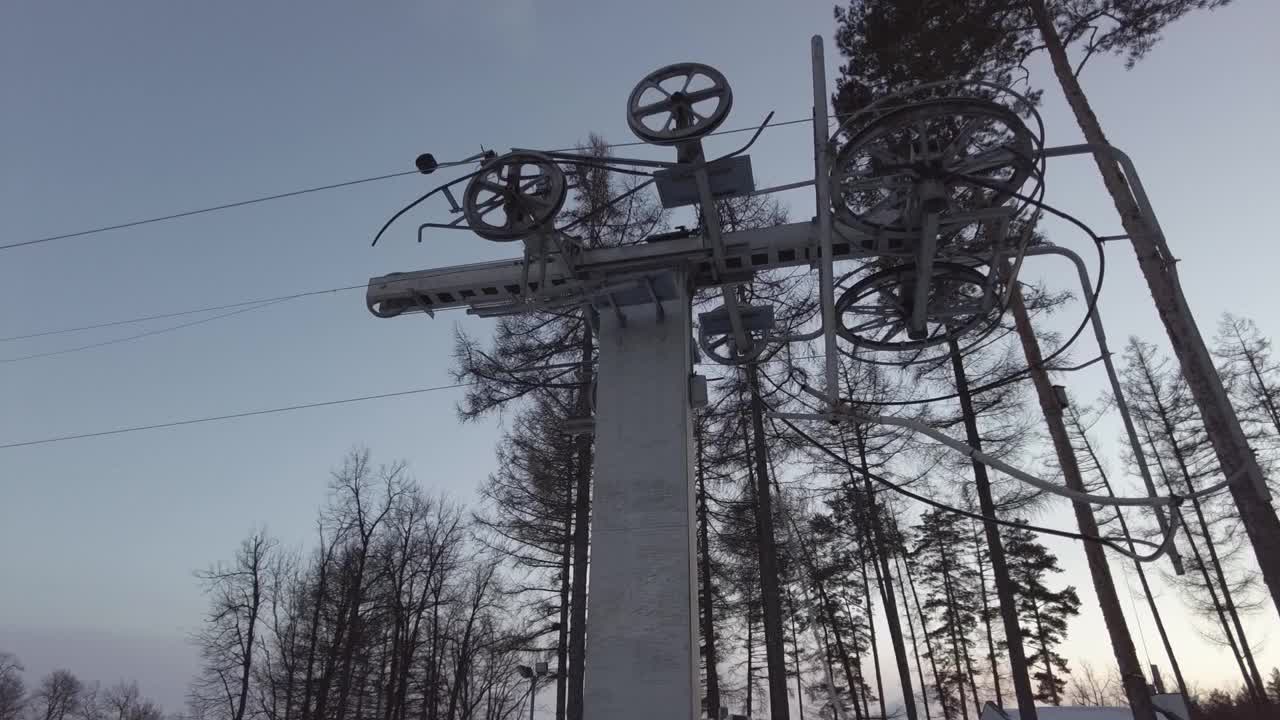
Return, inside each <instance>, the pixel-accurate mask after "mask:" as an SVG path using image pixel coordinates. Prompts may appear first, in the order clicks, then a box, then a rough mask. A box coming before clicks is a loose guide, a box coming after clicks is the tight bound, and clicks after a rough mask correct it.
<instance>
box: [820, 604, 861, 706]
mask: <svg viewBox="0 0 1280 720" xmlns="http://www.w3.org/2000/svg"><path fill="white" fill-rule="evenodd" d="M816 584H817V586H818V601H819V602H821V603H822V614H823V615H824V616H825V617H824V622H825V623H826V624H827V625H829V626H830V627H831V634H832V635H834V636H835V639H836V654H837V655H839V656H840V668H841V669H842V670H843V671H844V680H845V682H846V683H847V684H848V685H849V699H850V701H851V702H852V703H853V714H854V718H855V720H861V718H862V709H861V708H860V707H859V706H858V696H857V695H855V694H854V693H856V692H857V690H856V687H857V683H856V682H855V681H854V675H853V663H852V662H851V661H850V659H849V650H848V648H846V647H845V645H844V638H843V637H842V636H841V635H840V627H839V626H838V625H837V624H836V614H835V610H834V607H835V603H833V602H832V601H831V598H830V597H828V596H827V588H826V584H825V583H821V582H819V583H816Z"/></svg>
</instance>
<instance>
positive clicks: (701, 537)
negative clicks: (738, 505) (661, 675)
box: [694, 423, 720, 720]
mask: <svg viewBox="0 0 1280 720" xmlns="http://www.w3.org/2000/svg"><path fill="white" fill-rule="evenodd" d="M694 430H695V433H696V434H695V435H694V440H695V442H696V443H697V458H698V467H697V470H698V477H697V482H698V495H697V497H696V498H695V500H697V513H698V552H699V554H700V556H701V558H700V559H701V562H700V563H698V565H699V567H700V568H701V570H702V577H701V578H700V579H701V581H702V615H701V620H702V647H703V655H702V658H703V664H704V665H706V678H707V680H706V682H707V717H708V718H710V720H720V676H719V673H718V671H717V668H716V666H717V665H718V664H719V655H718V653H717V652H716V623H715V602H714V598H715V595H714V594H713V593H712V590H711V572H712V567H711V537H710V529H709V528H708V527H707V523H708V522H709V520H708V518H707V479H706V474H705V468H704V465H703V461H704V459H705V458H704V457H703V447H702V424H701V423H698V424H696V425H695V426H694Z"/></svg>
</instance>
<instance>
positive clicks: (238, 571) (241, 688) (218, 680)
mask: <svg viewBox="0 0 1280 720" xmlns="http://www.w3.org/2000/svg"><path fill="white" fill-rule="evenodd" d="M274 547H275V541H274V540H272V539H270V538H269V537H267V535H266V532H265V531H262V530H258V531H255V532H253V533H252V534H250V535H249V537H247V538H245V539H244V541H243V542H241V544H240V548H239V550H237V551H236V556H235V559H234V560H233V561H232V563H231V565H218V566H215V567H212V568H210V569H208V570H204V571H201V572H198V573H196V577H197V578H199V579H200V582H201V584H202V585H204V590H205V594H206V595H208V596H209V597H210V604H209V611H208V614H207V615H206V617H205V625H204V627H203V628H202V629H201V630H200V632H199V633H198V634H197V636H196V643H197V644H198V646H199V648H200V659H201V663H202V668H201V673H200V675H199V676H198V677H197V678H196V679H195V681H194V682H193V683H192V685H191V688H190V704H191V706H192V707H193V708H199V709H200V710H201V713H200V714H201V716H202V717H205V718H210V719H218V720H244V717H245V710H246V709H247V708H248V707H249V690H250V686H251V681H252V679H253V671H254V654H255V652H256V651H257V650H258V645H259V632H260V629H259V620H260V618H261V614H262V609H263V606H264V605H265V603H266V595H267V584H268V578H267V571H268V566H269V564H270V555H271V552H272V549H273V548H274Z"/></svg>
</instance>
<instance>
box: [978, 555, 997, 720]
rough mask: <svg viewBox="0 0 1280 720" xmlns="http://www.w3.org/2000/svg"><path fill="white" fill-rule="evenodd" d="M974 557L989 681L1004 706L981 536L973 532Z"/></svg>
mask: <svg viewBox="0 0 1280 720" xmlns="http://www.w3.org/2000/svg"><path fill="white" fill-rule="evenodd" d="M973 544H974V558H975V559H976V560H977V563H978V585H979V591H980V593H981V595H982V624H983V626H985V627H986V630H987V662H989V663H991V683H992V685H993V686H994V689H995V693H996V705H998V706H999V707H1001V708H1003V707H1004V694H1003V693H1002V692H1000V663H999V655H997V654H996V637H995V633H994V632H993V631H992V629H991V604H990V603H989V602H988V601H987V570H986V565H984V564H983V562H982V538H981V534H980V533H974V535H973Z"/></svg>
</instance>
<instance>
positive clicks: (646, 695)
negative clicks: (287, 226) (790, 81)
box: [366, 36, 1029, 720]
mask: <svg viewBox="0 0 1280 720" xmlns="http://www.w3.org/2000/svg"><path fill="white" fill-rule="evenodd" d="M811 60H812V68H813V74H812V81H813V99H814V103H813V145H812V147H813V153H814V177H813V179H810V180H806V181H801V182H798V183H792V184H789V185H784V186H778V187H774V188H764V189H756V188H755V184H754V180H753V177H752V172H751V163H750V158H749V157H748V156H747V155H746V154H745V151H746V150H747V149H748V148H750V147H751V145H752V144H753V143H754V142H755V139H756V137H758V136H759V133H760V130H763V129H764V127H765V126H767V124H768V119H766V120H765V123H764V125H762V126H761V128H760V130H757V132H756V136H755V137H753V138H752V139H751V140H750V141H749V142H748V143H747V144H746V146H745V147H743V148H741V149H739V150H737V151H735V152H732V153H729V154H727V155H724V156H721V157H718V158H715V159H711V160H708V159H707V158H706V156H705V154H704V152H703V146H702V138H704V137H705V136H707V135H708V134H710V133H711V132H713V131H714V130H715V129H716V128H717V127H718V126H720V124H721V123H723V122H724V120H725V118H726V117H727V116H728V114H729V110H730V108H731V106H732V103H733V95H732V92H731V90H730V88H729V84H728V82H727V81H726V79H725V77H724V76H723V75H722V74H721V73H720V72H719V71H717V70H715V69H714V68H711V67H709V66H706V65H701V64H697V63H680V64H676V65H670V66H667V67H664V68H662V69H659V70H657V71H655V72H653V73H651V74H650V75H648V76H647V77H645V78H644V79H643V80H641V81H640V83H639V84H638V85H636V86H635V89H634V90H633V91H632V92H631V94H630V96H629V98H628V102H627V122H628V125H629V127H630V128H631V129H632V131H633V132H634V133H635V134H636V135H637V136H639V137H640V138H641V139H642V140H644V141H646V142H648V143H651V144H654V145H661V146H669V147H673V148H674V149H675V151H676V153H675V154H676V160H675V161H674V162H657V161H653V160H640V159H628V158H619V157H607V158H598V157H591V156H584V155H579V154H574V153H562V152H538V151H534V150H524V149H514V150H512V151H511V152H509V153H507V154H505V155H501V156H497V157H486V158H485V162H484V164H483V165H482V166H481V168H480V169H479V170H478V171H476V172H474V173H471V174H470V175H467V176H464V177H463V178H459V179H457V180H455V181H452V182H450V183H448V184H446V185H444V186H441V187H440V188H437V191H442V192H443V194H444V196H445V197H446V198H448V200H449V202H450V206H451V208H452V210H453V211H454V212H455V214H457V215H459V218H458V219H457V220H455V221H453V222H450V223H447V224H433V223H426V224H424V225H423V226H422V227H440V228H454V229H469V230H471V231H473V232H475V233H476V234H478V235H480V236H481V237H483V238H485V239H488V240H493V241H500V242H508V241H510V242H513V243H515V242H519V243H521V244H522V245H523V248H524V253H523V256H522V257H520V258H513V259H511V260H504V261H496V262H486V263H477V264H471V265H461V266H454V267H445V268H437V269H432V270H424V271H419V272H409V273H393V274H390V275H385V276H382V277H377V278H373V279H372V280H370V282H369V287H368V292H367V296H366V302H367V306H368V308H369V310H370V312H372V313H373V314H374V315H376V316H378V317H394V316H398V315H401V314H405V313H413V312H426V313H429V314H430V313H434V311H435V310H440V309H445V308H456V307H464V308H467V310H468V312H469V313H472V314H475V315H479V316H482V317H495V316H501V315H506V314H513V313H530V312H539V311H547V310H557V311H580V312H583V313H584V314H585V315H586V316H587V318H588V319H589V321H590V322H591V326H592V328H593V330H594V332H595V333H596V334H597V336H598V337H597V344H598V348H599V354H598V370H597V378H598V380H597V397H596V401H595V403H594V406H595V417H594V421H593V423H592V425H593V430H594V433H595V468H594V471H595V472H594V492H593V495H592V507H593V513H592V536H591V583H590V585H591V593H590V597H591V607H590V612H589V615H588V620H587V623H588V627H587V648H586V687H585V697H584V701H583V702H584V707H583V712H584V716H585V717H588V718H609V719H610V720H649V719H650V718H673V719H674V718H688V719H690V720H694V719H696V718H697V717H698V714H699V709H698V708H699V702H698V699H699V698H698V694H699V681H698V671H699V659H698V658H699V649H698V629H697V606H698V601H697V590H696V586H697V583H696V578H697V568H696V550H695V548H696V543H695V536H694V523H695V521H694V484H693V482H692V475H693V472H692V465H693V449H692V443H691V439H692V412H693V411H694V409H695V408H696V407H697V406H698V405H699V404H700V402H705V392H706V391H705V384H704V383H703V382H701V378H699V377H698V376H696V375H695V374H694V372H693V363H694V358H695V353H696V349H695V340H694V338H695V327H694V323H693V318H692V316H691V299H692V297H693V295H694V293H696V292H698V291H699V290H703V291H711V292H719V294H720V296H721V298H722V304H721V305H720V307H718V308H717V309H715V310H712V311H710V312H707V313H703V314H702V315H701V316H700V317H699V323H698V327H697V328H696V338H697V340H696V343H697V347H700V348H701V349H702V351H703V352H704V353H705V354H706V356H707V357H708V358H709V359H710V360H712V361H715V362H718V363H721V364H727V365H742V364H747V363H751V362H755V361H757V360H758V359H760V358H761V357H762V356H763V354H764V352H765V349H766V348H768V347H771V346H772V347H777V346H779V345H781V344H785V343H788V342H793V341H797V340H813V339H817V338H819V337H821V338H822V341H823V345H824V347H825V357H826V367H825V373H824V375H825V382H824V383H822V384H821V390H820V391H819V390H815V389H812V388H811V389H810V392H813V393H815V394H818V395H819V396H820V397H821V398H822V400H821V402H822V403H823V404H824V405H825V406H826V410H827V411H829V412H833V413H834V412H835V411H836V410H837V409H838V408H839V404H838V403H837V401H836V399H835V395H836V389H837V385H836V380H835V371H836V362H837V348H836V343H837V337H840V338H843V339H845V340H848V341H851V342H853V343H855V344H858V345H864V346H869V347H872V348H875V349H886V348H888V349H892V348H896V347H898V346H899V345H901V346H902V347H904V348H908V349H909V348H915V347H919V346H923V345H929V344H937V343H942V342H945V341H946V340H947V339H949V338H950V337H952V336H953V335H954V334H957V333H961V332H968V331H970V330H973V329H975V328H979V327H982V326H985V325H986V324H989V323H990V320H991V318H992V317H993V316H995V315H998V314H999V310H1000V306H1001V303H1000V302H999V294H1000V287H1001V283H1002V282H1004V283H1007V282H1009V281H1011V278H1010V277H1008V276H1006V277H1004V278H1003V279H1002V280H997V273H995V270H994V268H996V267H1000V266H1003V264H1004V261H1005V260H1006V259H1009V258H1014V257H1016V258H1017V259H1020V257H1021V248H1020V247H1017V246H1015V245H1007V244H1004V242H1003V240H1004V229H1005V227H1006V225H1007V220H1008V216H1009V212H1010V211H1009V210H1008V208H1006V207H1004V206H1003V205H1002V204H1003V203H1004V200H1005V199H1006V198H1007V194H1005V195H1001V194H1000V193H998V192H990V193H984V192H982V191H981V190H980V189H979V191H975V190H974V189H973V188H972V187H970V188H968V189H963V190H960V191H957V189H956V187H955V183H951V182H949V180H948V178H949V177H950V175H948V173H951V174H954V173H957V172H967V171H966V170H965V168H969V169H970V170H971V171H973V172H981V173H983V175H984V177H986V178H987V181H985V182H997V183H1006V184H1010V185H1013V184H1020V183H1021V182H1022V180H1024V179H1025V172H1023V167H1022V166H1023V164H1024V161H1027V160H1026V158H1027V157H1028V156H1029V148H1026V147H1022V146H1023V145H1026V140H1025V138H1024V137H1023V136H1022V135H1021V132H1022V130H1020V129H1019V128H1020V127H1021V126H1020V124H1019V123H1018V122H1017V121H1016V118H1012V117H1011V116H1009V115H1008V114H1006V113H999V112H996V111H985V110H982V109H981V108H980V109H979V110H980V111H979V112H976V113H975V112H972V108H967V107H962V106H958V105H955V104H951V105H945V106H943V107H940V108H933V111H932V113H931V114H927V116H926V117H915V116H913V117H912V118H910V124H909V126H910V127H912V128H917V127H924V125H925V123H927V122H933V121H935V120H938V121H945V122H940V125H941V126H946V127H951V126H959V127H966V128H969V131H968V132H967V133H960V135H958V136H957V137H956V138H953V139H952V141H949V142H947V143H945V145H946V147H945V153H944V152H942V151H941V146H940V145H939V143H937V142H933V143H932V145H930V141H929V139H928V138H925V137H924V136H923V135H922V136H921V137H920V138H918V141H910V142H908V145H909V146H910V147H911V148H916V147H917V145H918V146H919V148H918V149H916V150H909V152H908V154H910V155H911V158H910V161H911V162H915V163H916V164H917V166H920V167H923V166H924V165H928V167H929V168H934V169H932V170H930V171H929V172H931V173H935V174H936V175H937V177H931V178H926V179H925V180H923V181H921V180H919V179H917V182H915V184H914V190H903V189H902V187H900V185H901V183H900V180H901V178H899V177H896V176H893V175H892V174H890V175H889V176H886V177H881V176H880V175H877V174H876V173H875V172H873V171H872V169H870V167H869V166H863V165H860V164H859V163H861V162H863V161H862V159H859V158H858V157H852V156H850V157H849V158H843V159H842V157H843V153H842V157H841V158H832V157H831V153H830V148H831V145H832V143H831V139H830V136H829V129H828V113H827V97H828V95H827V93H828V91H827V84H826V76H825V70H824V60H823V48H822V41H821V38H820V37H818V36H815V37H814V38H813V40H812V45H811ZM948 112H950V113H951V114H950V115H948ZM957 112H958V113H959V115H960V116H961V118H960V119H961V120H965V118H967V122H970V125H964V123H963V122H959V123H958V122H956V113H957ZM966 112H967V113H968V115H965V113H966ZM983 112H987V114H986V115H983ZM974 123H976V125H975V124H974ZM993 127H994V128H995V129H994V130H993V129H992V128H993ZM975 128H976V129H978V130H982V132H976V131H975ZM1000 131H1004V132H1005V134H1004V135H1000ZM1009 133H1012V134H1013V138H1012V140H1010V139H1009V138H1008V134H1009ZM996 135H999V137H997V138H996V140H994V141H993V140H991V138H992V137H993V136H996ZM961 136H963V137H962V139H963V142H961ZM977 138H985V139H986V142H987V146H986V147H981V148H976V149H972V151H970V150H967V149H966V148H968V144H969V143H972V142H975V139H977ZM864 140H865V141H866V142H863V143H862V144H860V145H859V144H855V146H856V147H860V148H868V147H870V148H871V149H870V150H869V151H868V153H867V157H870V158H871V160H870V162H872V163H873V164H875V163H880V165H877V167H878V168H879V169H880V170H883V167H882V165H883V161H884V158H885V157H886V153H888V152H890V151H891V150H892V149H893V147H894V143H895V142H897V140H896V139H895V138H893V137H888V136H879V135H877V136H875V137H870V138H864ZM876 143H880V144H881V145H882V146H883V147H872V146H874V145H875V144H876ZM935 145H936V146H938V147H937V148H935V150H936V152H933V153H932V155H931V156H930V158H931V159H929V158H926V159H925V160H922V157H923V156H924V155H929V154H930V153H929V152H928V150H929V147H933V146H935ZM886 148H887V149H886ZM1010 148H1012V149H1010ZM898 149H899V150H901V149H902V148H898ZM1024 151H1025V152H1024ZM1027 162H1029V161H1027ZM601 165H604V166H608V167H620V166H631V167H632V168H642V169H646V170H647V174H651V176H652V179H651V180H650V182H652V183H654V184H655V185H656V189H657V191H658V196H659V198H660V199H661V201H662V204H663V205H664V206H665V207H668V208H671V207H680V206H688V205H694V204H696V205H697V206H698V208H699V212H700V220H701V222H700V228H699V230H700V232H698V233H696V234H695V233H690V234H689V236H687V237H675V238H672V237H669V236H668V237H664V238H653V239H652V241H651V242H647V243H642V244H638V245H632V246H627V247H616V248H584V247H583V246H582V245H581V244H579V243H578V242H577V240H576V239H575V238H574V237H573V235H572V234H571V233H570V232H569V230H571V225H572V224H571V225H570V226H566V227H562V228H557V227H555V221H556V216H557V214H558V212H559V210H560V208H561V207H562V205H563V203H564V201H565V198H566V197H567V192H568V189H569V188H570V186H571V185H572V182H573V180H572V176H573V169H574V168H581V167H589V166H594V167H599V166H601ZM935 166H936V167H935ZM944 166H945V167H944ZM565 168H570V171H569V172H566V170H565ZM974 168H976V170H975V169H974ZM432 169H434V166H433V167H432ZM935 170H936V172H935ZM1005 171H1007V172H1005ZM633 172H634V171H633ZM993 178H994V179H993ZM464 180H465V181H467V186H466V190H465V192H464V193H463V197H462V201H461V202H460V203H459V202H458V201H456V200H455V197H454V195H453V194H452V193H451V192H450V190H449V188H450V187H451V186H453V185H456V184H458V183H461V182H462V181H464ZM895 183H896V184H895ZM809 185H812V186H813V187H814V195H815V199H816V210H815V215H814V217H813V219H812V220H810V221H805V222H797V223H790V224H785V225H780V226H776V227H769V228H761V229H754V230H741V231H735V232H725V231H724V230H723V228H722V222H721V218H720V216H719V211H718V208H717V202H716V201H717V200H718V199H722V198H728V197H740V196H745V195H760V194H766V193H770V192H775V191H779V190H784V189H791V188H795V187H804V186H809ZM433 192H436V191H433ZM630 192H634V190H633V191H630ZM833 193H835V194H838V195H839V197H838V202H837V203H835V204H834V206H835V207H836V208H837V209H836V210H834V211H833V202H832V199H831V198H832V194H833ZM867 193H880V195H879V196H878V199H873V200H868V199H867ZM430 194H431V193H428V195H430ZM424 197H426V196H424ZM920 198H923V199H924V201H923V202H921V201H920ZM864 201H865V203H866V207H862V206H860V205H859V204H858V203H859V202H864ZM849 208H853V211H850V210H849ZM393 219H394V218H393ZM907 220H911V222H910V223H907V222H906V221H907ZM975 222H980V223H984V224H985V225H984V226H985V227H988V228H996V230H989V231H988V234H987V237H986V239H985V241H984V242H985V245H984V246H983V247H984V248H985V250H984V251H983V252H987V253H988V255H989V256H987V257H984V258H981V259H978V260H974V258H975V257H977V255H976V254H975V253H976V251H975V250H974V247H976V246H977V245H982V243H981V242H978V241H977V240H974V239H973V238H970V239H968V240H965V241H964V242H959V241H955V240H953V238H954V237H955V232H954V231H953V230H952V229H953V228H959V227H968V226H971V225H972V224H973V223H975ZM384 229H385V228H384ZM420 232H421V228H420ZM997 235H998V236H999V242H997V241H993V240H991V237H994V236H997ZM833 236H838V240H836V241H833ZM948 243H950V245H949V244H948ZM953 246H954V247H961V246H962V247H963V248H964V250H965V252H964V253H962V254H961V255H962V256H961V255H955V254H954V253H952V254H948V253H949V252H950V251H948V250H947V248H948V247H953ZM873 258H881V259H884V258H888V260H886V261H885V262H884V263H882V266H883V267H885V268H886V269H885V270H884V271H883V272H877V273H873V274H872V275H870V276H869V277H868V278H866V279H864V280H863V281H859V282H858V283H855V284H854V286H853V287H851V288H848V290H847V291H846V292H845V294H844V295H843V296H842V297H841V299H840V300H839V301H837V300H836V298H835V288H836V275H835V263H837V262H843V261H849V260H854V261H858V265H859V266H865V265H867V263H866V261H867V260H868V259H873ZM935 259H937V262H935ZM802 265H808V266H810V267H816V268H817V269H818V273H819V294H820V296H821V297H820V308H821V314H820V317H819V318H815V319H814V320H813V321H812V322H813V324H819V325H820V327H818V329H817V330H811V331H810V332H808V333H806V334H803V335H786V334H785V333H783V332H781V331H780V330H779V329H777V328H776V327H775V323H774V316H773V308H771V307H767V306H763V307H752V306H749V305H746V304H745V303H743V302H741V301H740V300H739V298H738V295H737V293H736V288H737V287H738V286H740V285H742V284H743V283H746V282H749V281H750V280H751V279H752V278H753V277H754V276H755V274H756V273H758V272H760V271H764V270H771V269H777V268H786V267H796V266H802ZM980 268H986V269H987V271H988V272H987V273H986V274H984V273H983V272H981V271H980ZM851 275H852V273H851Z"/></svg>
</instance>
